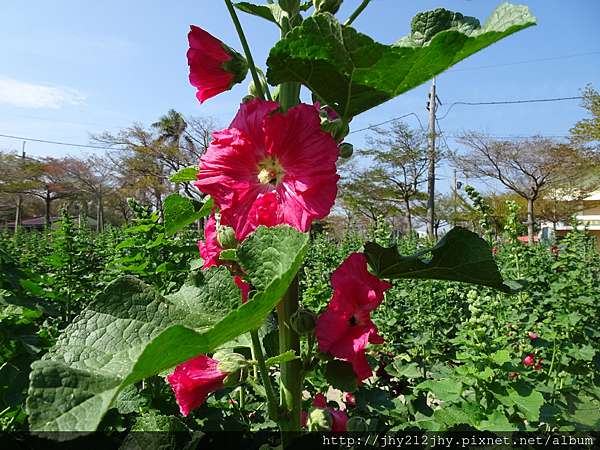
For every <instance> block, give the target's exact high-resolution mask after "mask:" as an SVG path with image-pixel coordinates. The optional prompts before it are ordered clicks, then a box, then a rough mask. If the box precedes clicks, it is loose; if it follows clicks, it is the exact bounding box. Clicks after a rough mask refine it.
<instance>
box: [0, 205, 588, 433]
mask: <svg viewBox="0 0 600 450" xmlns="http://www.w3.org/2000/svg"><path fill="white" fill-rule="evenodd" d="M133 206H134V209H135V213H136V219H135V221H134V223H133V225H132V226H130V227H128V228H114V229H109V230H107V231H105V232H104V233H102V234H99V235H94V234H92V233H90V232H89V231H86V230H83V229H78V228H77V227H76V226H75V225H74V224H73V223H72V221H70V220H69V219H68V217H66V218H65V220H64V221H63V222H62V223H61V224H60V226H59V227H58V228H57V229H56V230H53V231H52V232H48V233H35V232H34V233H27V232H25V233H21V234H19V235H17V236H15V237H13V236H12V235H8V234H4V235H2V236H1V241H0V242H1V247H0V248H2V252H1V253H0V256H1V264H2V267H1V269H2V270H1V272H0V273H1V274H2V278H1V282H2V284H1V286H0V288H1V290H0V293H1V297H0V299H1V301H2V304H3V308H2V317H1V322H0V326H1V327H0V331H1V333H2V334H1V337H2V361H1V366H0V367H1V369H0V373H1V374H2V377H1V378H2V380H3V382H2V391H1V393H0V401H1V403H0V407H1V411H2V412H1V426H2V429H3V430H5V431H10V430H12V431H15V430H26V429H28V426H29V425H28V417H27V408H26V406H25V405H26V399H27V389H28V379H29V372H30V365H31V363H32V362H33V361H36V360H38V359H40V358H41V357H42V356H43V355H44V354H45V353H46V352H47V351H48V349H50V348H51V347H52V346H53V345H55V344H56V342H57V339H58V337H59V334H60V332H61V331H62V330H63V329H64V327H65V326H66V325H68V324H69V323H70V322H72V321H73V319H74V318H75V317H76V316H77V315H78V314H80V313H81V312H82V311H83V310H84V309H85V308H86V307H88V306H89V305H90V303H91V302H92V301H93V299H94V297H95V296H97V295H98V294H99V293H101V292H103V291H104V290H106V289H109V290H110V286H111V285H114V280H115V279H118V278H119V277H122V276H123V275H134V276H136V277H137V278H139V279H140V280H143V282H144V283H147V284H148V285H149V286H152V287H153V288H154V289H155V290H156V292H158V293H160V294H161V295H165V296H168V295H169V294H172V293H173V292H177V291H179V290H180V289H181V287H182V285H183V284H184V282H185V280H186V277H187V276H188V275H187V274H188V273H189V270H190V269H191V270H192V274H193V273H194V271H195V270H198V268H199V267H200V266H201V263H202V262H201V260H200V259H199V258H198V251H197V247H196V232H195V231H194V230H188V231H186V232H184V233H180V234H178V235H177V237H176V238H172V237H169V238H168V239H166V238H165V236H166V234H165V229H164V226H163V225H162V224H161V223H160V222H159V220H158V215H157V214H153V213H151V212H150V211H148V210H145V209H144V208H142V207H140V206H139V205H133ZM388 228H389V227H388V226H386V224H385V222H383V221H381V222H379V223H378V226H377V227H375V228H373V229H372V230H371V232H370V235H369V236H368V238H371V239H372V240H373V242H375V243H379V244H381V245H384V246H390V245H392V244H396V245H397V246H398V248H399V249H400V250H401V252H402V253H403V254H412V253H414V252H415V251H417V250H418V249H421V248H424V246H426V244H427V243H426V242H422V241H420V240H417V239H408V238H404V239H401V240H400V241H398V242H394V241H393V239H392V238H391V236H390V230H389V229H388ZM515 238H516V235H515V234H514V233H513V234H512V235H511V232H510V229H508V230H507V232H506V234H505V235H504V236H502V241H501V242H500V241H499V242H498V243H497V244H496V245H495V247H494V254H495V256H494V258H495V260H496V262H497V264H498V265H499V266H500V268H501V271H502V273H503V275H504V277H505V278H507V279H526V280H527V282H528V283H527V286H526V287H525V288H524V289H523V290H521V291H520V292H518V293H517V294H513V295H507V294H504V293H502V292H498V291H496V290H493V289H489V288H485V287H469V286H467V285H464V284H461V283H455V282H446V281H430V280H397V281H395V282H394V285H393V287H392V288H391V289H389V291H387V293H386V295H385V300H384V301H383V303H382V304H381V306H380V307H379V308H378V309H377V310H376V311H375V312H374V315H373V321H374V322H375V324H376V325H377V327H378V329H379V333H380V334H381V336H382V337H383V339H384V341H385V343H384V344H382V345H379V346H372V348H369V351H368V353H367V359H368V363H369V366H370V367H371V368H372V369H373V376H371V377H369V379H368V380H366V381H365V382H363V383H362V384H361V385H360V386H358V385H357V383H356V378H355V377H354V376H353V374H352V371H351V370H350V371H348V370H347V369H348V368H347V367H346V366H344V364H341V363H336V361H337V360H330V361H329V362H328V363H326V364H325V365H322V366H321V367H317V366H316V364H315V361H314V359H315V358H316V356H317V355H316V354H314V355H313V353H311V347H312V345H313V339H314V338H311V334H308V335H305V337H306V338H307V339H306V340H303V342H302V355H303V356H302V357H303V359H302V362H303V364H304V365H305V368H306V370H307V371H308V372H309V373H310V377H309V383H308V384H306V385H305V391H306V392H305V394H304V398H305V400H304V406H303V407H304V408H305V410H307V411H308V410H309V409H310V407H311V402H312V401H313V398H314V397H315V395H318V394H319V393H325V394H327V393H328V399H329V400H330V406H328V408H335V411H338V410H339V411H340V412H341V411H343V414H344V415H345V416H347V417H348V419H349V422H348V423H349V424H352V426H353V427H356V428H355V429H356V430H378V431H388V430H389V431H394V430H407V429H419V430H432V431H443V430H449V429H456V427H459V429H468V427H472V428H475V429H477V430H490V431H510V430H515V431H516V430H529V431H533V430H540V431H547V430H563V431H564V430H595V429H597V428H598V425H599V423H600V414H599V406H600V402H599V398H600V389H599V385H598V382H599V380H598V373H599V372H598V368H599V366H600V352H598V348H599V345H598V344H599V337H600V331H599V330H600V323H599V321H600V311H599V310H598V308H599V306H598V301H597V299H598V286H600V255H599V254H598V253H597V251H595V250H594V247H593V246H592V245H590V243H589V242H588V241H587V239H586V237H585V235H584V234H583V233H576V232H575V233H572V234H570V235H569V236H568V237H567V238H565V239H564V240H562V241H561V242H560V244H559V245H558V246H548V245H541V244H540V245H535V246H527V245H524V244H522V243H520V242H519V241H517V240H516V239H515ZM364 239H365V237H364V236H358V235H351V234H350V235H348V236H347V237H346V238H345V239H343V240H342V241H341V242H337V241H335V240H333V239H332V238H331V237H330V236H328V233H326V232H321V233H318V234H314V235H313V239H312V240H311V243H310V246H309V249H308V252H307V255H306V258H305V262H304V265H303V267H302V269H301V270H300V276H299V280H300V293H301V304H302V306H303V308H305V309H306V310H308V311H312V312H314V313H320V312H322V311H323V310H324V309H325V308H326V306H327V302H328V300H329V298H330V297H331V285H330V277H331V274H332V272H333V271H334V270H335V268H336V267H338V265H339V264H340V263H341V262H342V261H343V260H344V259H345V258H346V257H347V256H348V255H350V254H351V253H352V252H356V251H358V250H360V249H361V247H362V245H363V244H362V242H364ZM274 331H275V333H274ZM260 335H261V340H262V345H263V347H264V351H265V357H266V358H277V356H278V354H279V353H278V351H279V350H278V347H277V343H276V340H277V334H276V321H271V320H268V321H267V323H266V324H265V325H264V326H263V327H262V328H261V333H260ZM235 349H236V351H237V352H239V353H240V354H242V355H245V356H246V357H247V358H248V359H250V358H251V357H252V352H251V349H250V344H249V342H248V340H245V339H238V342H237V344H236V347H235ZM322 357H324V356H319V358H322ZM267 360H268V359H267ZM245 375H246V378H244V381H243V383H242V384H239V385H237V386H232V387H225V388H224V389H222V390H219V391H218V392H216V393H215V395H214V396H209V397H208V399H207V400H206V402H205V403H204V404H203V405H202V406H201V407H199V408H198V409H196V410H194V411H193V412H192V413H191V414H190V415H188V416H187V417H182V416H180V415H179V413H178V406H177V403H176V402H175V398H174V396H173V393H172V391H171V389H170V388H169V385H168V384H167V383H166V382H165V374H159V375H156V376H152V377H150V378H148V379H146V380H144V381H139V382H136V383H133V384H131V385H129V386H128V387H127V388H125V389H123V390H122V391H121V392H120V393H119V395H118V397H117V398H116V401H115V402H114V404H113V405H111V407H110V408H109V409H108V411H107V413H106V415H105V416H104V417H103V419H102V421H101V423H100V424H99V430H101V431H103V432H106V433H108V434H109V435H110V434H111V433H113V434H114V435H116V436H122V433H123V432H124V431H127V430H149V431H156V430H177V431H184V430H192V431H193V430H203V431H207V430H215V431H217V430H237V431H240V432H244V433H245V437H246V439H248V440H249V441H252V439H260V438H261V435H260V434H257V432H258V431H260V430H273V429H276V424H275V423H274V422H273V421H271V420H270V419H269V417H268V412H267V399H266V397H265V395H266V394H265V389H264V388H263V387H262V386H261V384H260V383H259V382H258V378H257V377H258V375H257V373H256V370H255V369H254V371H253V370H249V373H248V374H245ZM332 388H333V389H334V390H331V389H332ZM331 405H335V406H331ZM334 417H335V416H334ZM334 420H335V419H334ZM350 421H351V422H350ZM465 427H466V428H465Z"/></svg>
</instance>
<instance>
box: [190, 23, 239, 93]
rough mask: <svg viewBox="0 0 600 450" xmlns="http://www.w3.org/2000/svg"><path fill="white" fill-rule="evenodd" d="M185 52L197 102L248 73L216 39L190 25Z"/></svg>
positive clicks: (237, 55)
mask: <svg viewBox="0 0 600 450" xmlns="http://www.w3.org/2000/svg"><path fill="white" fill-rule="evenodd" d="M190 28H191V30H190V32H189V33H188V41H189V44H190V48H189V50H188V52H187V59H188V65H189V66H190V83H191V84H192V86H194V87H196V88H198V92H197V93H196V97H197V98H198V100H200V103H202V102H204V101H205V100H207V99H209V98H211V97H214V96H215V95H217V94H220V93H221V92H224V91H228V90H229V89H231V87H232V86H233V85H234V84H235V83H239V82H241V81H242V80H243V79H244V78H245V77H246V73H247V72H248V64H247V62H246V60H245V59H244V58H243V57H242V56H241V55H239V54H238V53H237V52H236V51H234V50H232V49H231V48H229V47H228V46H226V45H225V44H223V42H221V41H220V40H218V39H217V38H216V37H214V36H213V35H211V34H210V33H207V32H206V31H204V30H203V29H202V28H198V27H197V26H194V25H192V26H191V27H190Z"/></svg>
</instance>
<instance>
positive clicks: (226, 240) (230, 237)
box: [217, 225, 238, 250]
mask: <svg viewBox="0 0 600 450" xmlns="http://www.w3.org/2000/svg"><path fill="white" fill-rule="evenodd" d="M217 242H218V243H219V246H220V247H221V248H222V249H225V250H226V249H231V248H237V246H238V241H237V239H236V238H235V231H233V228H231V227H228V226H227V225H219V227H218V229H217Z"/></svg>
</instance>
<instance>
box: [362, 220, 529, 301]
mask: <svg viewBox="0 0 600 450" xmlns="http://www.w3.org/2000/svg"><path fill="white" fill-rule="evenodd" d="M429 253H431V255H432V257H431V258H430V259H424V256H425V255H427V254H429ZM365 254H366V255H367V259H368V260H369V265H370V266H371V268H372V269H373V271H374V272H375V274H376V275H377V276H378V277H380V278H387V279H396V278H413V279H435V280H450V281H462V282H464V283H471V284H479V285H482V286H489V287H492V288H495V289H499V290H501V291H503V292H507V293H514V292H516V291H518V290H519V288H520V287H521V284H519V282H510V283H509V282H505V281H504V280H503V279H502V275H501V274H500V271H499V270H498V266H497V265H496V261H495V260H494V258H493V256H492V252H491V250H490V246H489V245H488V243H487V242H486V241H485V240H483V239H481V238H480V237H479V236H477V234H475V233H473V232H472V231H469V230H466V229H464V228H460V227H456V228H453V229H452V230H450V231H449V232H448V233H447V234H446V235H445V236H444V237H443V238H442V239H441V240H440V241H439V242H438V243H437V244H436V245H435V246H434V247H433V248H431V249H427V250H424V251H422V252H419V253H417V254H415V255H412V256H401V255H400V254H399V253H398V249H397V248H396V247H392V248H384V247H381V246H380V245H378V244H375V243H373V242H368V243H367V244H365Z"/></svg>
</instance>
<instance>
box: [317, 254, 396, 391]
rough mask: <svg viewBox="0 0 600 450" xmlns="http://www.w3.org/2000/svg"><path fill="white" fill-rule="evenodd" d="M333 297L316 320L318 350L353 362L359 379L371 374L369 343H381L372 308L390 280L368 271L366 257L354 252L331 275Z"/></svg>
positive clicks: (381, 298)
mask: <svg viewBox="0 0 600 450" xmlns="http://www.w3.org/2000/svg"><path fill="white" fill-rule="evenodd" d="M331 284H332V286H333V297H332V298H331V301H330V302H329V305H328V306H327V309H326V310H325V312H324V313H323V314H321V316H320V317H319V319H318V321H317V328H316V336H317V340H318V342H319V350H320V351H321V352H323V353H327V352H329V353H330V354H331V355H333V356H334V357H336V358H339V359H342V360H344V361H348V362H349V363H351V364H352V368H353V369H354V373H355V374H356V376H357V378H358V380H359V381H362V380H364V379H366V378H369V377H370V376H371V373H372V372H371V368H370V367H369V364H368V363H367V358H366V357H365V348H366V347H367V345H368V344H369V343H372V344H382V343H383V338H382V337H381V336H379V335H378V334H377V327H376V326H375V324H374V323H373V322H372V321H371V315H370V314H371V311H373V310H374V309H375V308H377V306H379V304H380V303H381V302H382V301H383V293H384V291H385V290H386V289H389V288H390V287H391V284H389V283H386V282H385V281H381V280H380V279H379V278H377V277H375V276H373V275H371V274H370V273H369V272H368V271H367V258H366V256H365V255H364V254H362V253H353V254H351V255H350V256H349V257H348V258H347V259H346V260H345V261H344V262H343V263H342V264H341V265H340V267H338V268H337V269H336V270H335V272H334V273H333V275H332V276H331Z"/></svg>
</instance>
